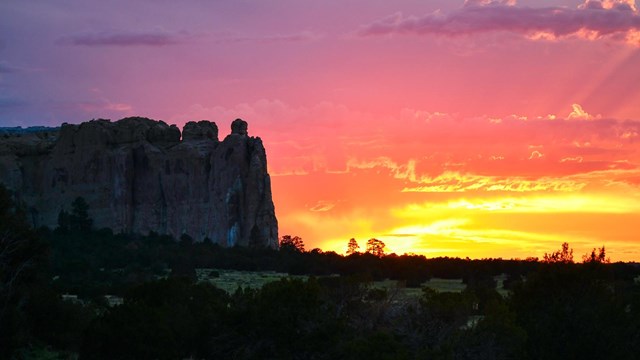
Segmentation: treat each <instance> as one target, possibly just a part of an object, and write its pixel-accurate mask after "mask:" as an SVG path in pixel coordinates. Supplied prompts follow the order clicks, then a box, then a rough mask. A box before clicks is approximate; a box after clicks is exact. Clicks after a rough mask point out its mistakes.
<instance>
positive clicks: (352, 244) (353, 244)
mask: <svg viewBox="0 0 640 360" xmlns="http://www.w3.org/2000/svg"><path fill="white" fill-rule="evenodd" d="M358 249H360V245H358V242H357V241H356V239H354V238H351V239H349V244H347V255H351V254H355V253H357V252H358Z"/></svg>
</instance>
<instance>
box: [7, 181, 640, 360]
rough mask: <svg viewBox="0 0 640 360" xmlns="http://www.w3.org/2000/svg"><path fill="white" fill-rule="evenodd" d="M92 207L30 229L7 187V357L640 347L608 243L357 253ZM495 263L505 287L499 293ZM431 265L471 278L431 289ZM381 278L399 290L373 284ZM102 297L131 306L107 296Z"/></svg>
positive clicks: (629, 297) (629, 271)
mask: <svg viewBox="0 0 640 360" xmlns="http://www.w3.org/2000/svg"><path fill="white" fill-rule="evenodd" d="M84 204H86V202H85V203H84ZM84 204H83V202H82V201H81V200H77V201H75V202H74V205H73V206H72V207H71V211H70V212H68V213H61V214H62V215H61V216H60V221H59V226H58V227H57V228H56V229H53V230H51V229H32V228H30V227H29V225H28V223H27V221H26V217H25V214H24V212H23V211H22V209H21V208H20V207H19V206H17V205H16V204H15V203H13V201H12V200H11V197H10V196H9V194H8V192H7V191H6V190H5V189H3V188H1V187H0V282H1V283H0V358H16V359H22V358H46V357H49V358H70V359H71V358H77V357H79V358H80V359H176V358H198V359H269V358H270V359H336V358H344V359H514V358H518V359H567V358H584V359H595V358H598V359H601V358H616V359H634V358H636V354H638V353H639V352H638V351H640V348H639V347H640V342H639V341H638V339H639V338H640V325H639V324H640V285H639V284H638V282H637V281H636V278H637V277H638V275H640V269H639V268H638V266H637V265H636V264H624V263H610V261H609V260H608V258H607V256H606V250H605V248H604V247H602V248H600V249H593V251H592V252H591V253H589V254H585V256H583V257H582V262H581V263H577V262H576V261H574V257H573V251H572V250H571V248H570V246H569V244H566V243H565V244H562V246H561V248H560V249H559V250H556V251H551V252H550V253H548V254H545V256H544V257H543V259H542V260H541V261H537V259H526V260H502V259H483V260H470V259H460V258H434V259H427V258H425V257H424V256H419V255H396V254H387V253H386V252H385V246H384V243H383V242H381V241H379V240H378V241H368V242H367V245H366V246H365V250H364V251H362V252H360V251H359V250H360V248H359V246H357V245H358V244H357V241H355V239H353V241H351V240H349V241H348V242H347V247H348V250H349V255H347V256H342V255H339V254H336V253H334V252H323V251H321V250H320V249H312V250H309V251H307V250H305V248H304V241H303V240H302V239H301V238H299V237H296V236H288V235H285V236H283V237H282V238H281V242H280V245H281V246H280V248H279V249H268V248H259V247H254V248H251V247H249V248H240V247H236V248H222V247H219V246H217V245H214V244H211V243H194V242H193V240H192V239H191V238H190V237H188V236H183V237H182V238H181V239H179V240H177V241H176V240H174V239H172V238H170V237H167V236H164V235H160V234H154V233H152V234H149V235H147V236H139V235H128V234H114V233H113V232H112V231H111V230H109V229H98V230H96V229H93V228H92V224H91V222H90V218H89V216H88V211H87V208H86V207H85V205H84ZM372 240H376V239H372ZM380 251H381V252H380ZM196 268H220V269H225V268H226V269H238V270H254V271H260V270H275V271H280V272H288V273H290V274H304V275H307V277H306V279H307V280H303V279H293V278H285V279H282V280H280V281H277V282H273V283H269V284H267V285H265V286H264V287H262V288H261V289H256V290H252V289H243V288H238V289H237V290H236V291H234V292H232V293H227V292H224V291H222V290H220V289H218V288H216V287H215V286H213V285H211V284H209V283H199V282H197V281H196V279H195V269H196ZM500 274H506V275H507V277H506V280H505V282H504V287H505V288H506V289H508V290H509V295H508V296H503V295H500V294H499V293H498V291H497V286H496V285H497V283H496V280H495V276H496V275H500ZM432 277H439V278H449V279H462V280H463V282H464V284H466V287H465V289H464V290H463V291H461V292H436V291H434V290H431V289H429V288H428V287H423V284H424V282H425V281H427V280H429V279H430V278H432ZM383 279H394V280H398V284H399V286H400V288H398V289H393V288H380V287H377V286H376V285H375V280H383ZM401 287H407V288H410V287H414V288H415V291H416V295H415V296H413V297H406V296H402V292H401V291H400V290H401ZM63 294H75V295H78V298H79V299H80V300H81V301H66V300H63V298H62V295H63ZM105 294H114V295H119V296H122V297H123V298H124V303H123V304H122V305H119V306H115V307H109V306H108V305H107V304H106V302H105V300H104V297H103V295H105Z"/></svg>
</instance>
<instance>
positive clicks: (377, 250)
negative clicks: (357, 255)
mask: <svg viewBox="0 0 640 360" xmlns="http://www.w3.org/2000/svg"><path fill="white" fill-rule="evenodd" d="M385 246H386V245H385V243H384V242H383V241H382V240H378V239H375V238H373V239H369V240H368V241H367V253H369V254H371V255H373V256H377V257H383V256H384V248H385Z"/></svg>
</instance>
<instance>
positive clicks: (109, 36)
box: [58, 32, 185, 46]
mask: <svg viewBox="0 0 640 360" xmlns="http://www.w3.org/2000/svg"><path fill="white" fill-rule="evenodd" d="M184 40H185V36H184V34H178V33H167V32H101V33H90V34H78V35H71V36H68V37H64V38H61V39H60V40H59V41H58V43H59V44H64V45H76V46H167V45H175V44H180V43H182V42H184Z"/></svg>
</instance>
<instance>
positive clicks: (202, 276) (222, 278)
mask: <svg viewBox="0 0 640 360" xmlns="http://www.w3.org/2000/svg"><path fill="white" fill-rule="evenodd" d="M196 276H197V278H198V281H207V282H209V283H211V284H214V285H215V286H216V287H218V288H220V289H222V290H224V291H226V292H227V293H229V294H231V293H233V292H234V291H236V289H237V288H238V287H241V288H243V289H246V288H251V289H259V288H261V287H262V286H264V285H265V284H267V283H270V282H273V281H278V280H280V279H282V278H287V277H290V278H299V279H306V278H307V276H291V275H289V274H287V273H279V272H275V271H240V270H223V269H196Z"/></svg>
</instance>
